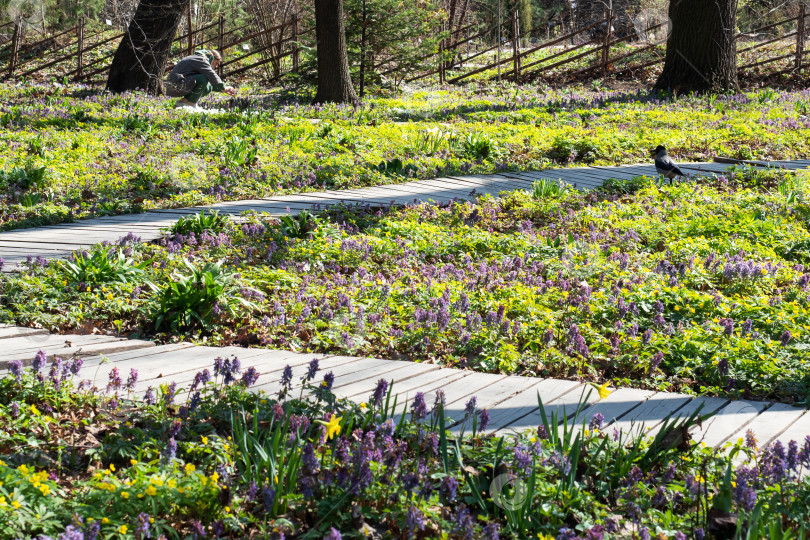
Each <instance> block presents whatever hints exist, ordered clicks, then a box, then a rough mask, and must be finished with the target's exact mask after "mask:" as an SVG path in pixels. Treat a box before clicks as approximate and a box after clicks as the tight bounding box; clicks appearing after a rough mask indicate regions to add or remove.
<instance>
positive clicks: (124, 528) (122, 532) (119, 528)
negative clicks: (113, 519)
mask: <svg viewBox="0 0 810 540" xmlns="http://www.w3.org/2000/svg"><path fill="white" fill-rule="evenodd" d="M118 532H119V533H121V534H127V526H126V525H121V526H120V527H118Z"/></svg>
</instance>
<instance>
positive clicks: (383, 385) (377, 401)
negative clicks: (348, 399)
mask: <svg viewBox="0 0 810 540" xmlns="http://www.w3.org/2000/svg"><path fill="white" fill-rule="evenodd" d="M386 392H388V381H386V380H385V379H380V380H379V381H377V388H375V389H374V394H373V395H372V397H371V402H372V404H373V405H374V407H377V408H380V407H381V406H382V402H383V398H385V394H386Z"/></svg>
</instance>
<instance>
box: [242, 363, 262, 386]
mask: <svg viewBox="0 0 810 540" xmlns="http://www.w3.org/2000/svg"><path fill="white" fill-rule="evenodd" d="M257 380H259V372H258V370H257V369H256V368H255V367H253V366H251V367H249V368H247V370H245V373H244V374H242V385H243V386H245V387H246V388H247V387H250V386H253V385H254V384H256V381H257Z"/></svg>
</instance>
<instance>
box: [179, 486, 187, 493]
mask: <svg viewBox="0 0 810 540" xmlns="http://www.w3.org/2000/svg"><path fill="white" fill-rule="evenodd" d="M185 492H186V488H184V487H182V486H181V487H179V488H177V493H185Z"/></svg>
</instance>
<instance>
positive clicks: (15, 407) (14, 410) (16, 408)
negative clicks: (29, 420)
mask: <svg viewBox="0 0 810 540" xmlns="http://www.w3.org/2000/svg"><path fill="white" fill-rule="evenodd" d="M9 409H10V410H9V414H10V415H11V417H12V418H17V417H18V416H20V404H19V403H17V402H16V401H13V402H12V403H11V405H10V406H9Z"/></svg>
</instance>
